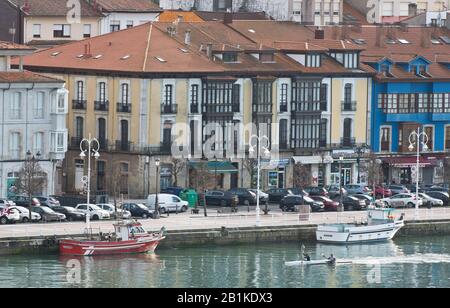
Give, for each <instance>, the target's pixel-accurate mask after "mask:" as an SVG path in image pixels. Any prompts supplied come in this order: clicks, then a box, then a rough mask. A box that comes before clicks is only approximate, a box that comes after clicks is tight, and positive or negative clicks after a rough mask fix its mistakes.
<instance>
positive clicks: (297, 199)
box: [280, 195, 304, 212]
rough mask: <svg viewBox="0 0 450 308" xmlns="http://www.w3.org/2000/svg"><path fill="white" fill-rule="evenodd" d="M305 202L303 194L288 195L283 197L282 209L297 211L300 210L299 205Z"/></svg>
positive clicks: (284, 210)
mask: <svg viewBox="0 0 450 308" xmlns="http://www.w3.org/2000/svg"><path fill="white" fill-rule="evenodd" d="M303 204H304V201H303V196H296V195H288V196H286V197H284V198H283V199H281V201H280V209H281V210H282V211H283V212H296V211H298V206H300V205H303Z"/></svg>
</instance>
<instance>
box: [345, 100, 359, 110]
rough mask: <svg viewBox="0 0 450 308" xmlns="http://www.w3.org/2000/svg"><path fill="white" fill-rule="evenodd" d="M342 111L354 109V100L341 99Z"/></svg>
mask: <svg viewBox="0 0 450 308" xmlns="http://www.w3.org/2000/svg"><path fill="white" fill-rule="evenodd" d="M341 106H342V111H356V101H342V102H341Z"/></svg>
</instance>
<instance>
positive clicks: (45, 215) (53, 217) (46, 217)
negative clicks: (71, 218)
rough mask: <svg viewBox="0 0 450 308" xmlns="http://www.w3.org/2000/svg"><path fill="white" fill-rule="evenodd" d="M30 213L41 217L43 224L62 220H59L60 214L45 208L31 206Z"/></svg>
mask: <svg viewBox="0 0 450 308" xmlns="http://www.w3.org/2000/svg"><path fill="white" fill-rule="evenodd" d="M31 211H32V212H35V213H38V214H39V215H41V220H42V221H43V222H51V221H62V220H64V219H62V218H61V213H57V212H55V211H53V210H52V209H51V208H49V207H47V206H33V207H32V208H31Z"/></svg>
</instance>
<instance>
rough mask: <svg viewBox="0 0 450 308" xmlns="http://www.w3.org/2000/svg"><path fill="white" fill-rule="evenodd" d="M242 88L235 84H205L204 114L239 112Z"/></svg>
mask: <svg viewBox="0 0 450 308" xmlns="http://www.w3.org/2000/svg"><path fill="white" fill-rule="evenodd" d="M240 93H241V87H240V85H239V84H234V83H233V82H220V81H218V82H207V83H204V84H203V102H204V104H203V106H202V108H203V112H206V113H229V112H239V109H240V108H239V107H240Z"/></svg>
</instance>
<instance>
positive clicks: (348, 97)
mask: <svg viewBox="0 0 450 308" xmlns="http://www.w3.org/2000/svg"><path fill="white" fill-rule="evenodd" d="M352 92H353V85H352V84H351V83H347V84H346V85H345V89H344V102H345V103H346V104H350V103H351V101H352Z"/></svg>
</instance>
